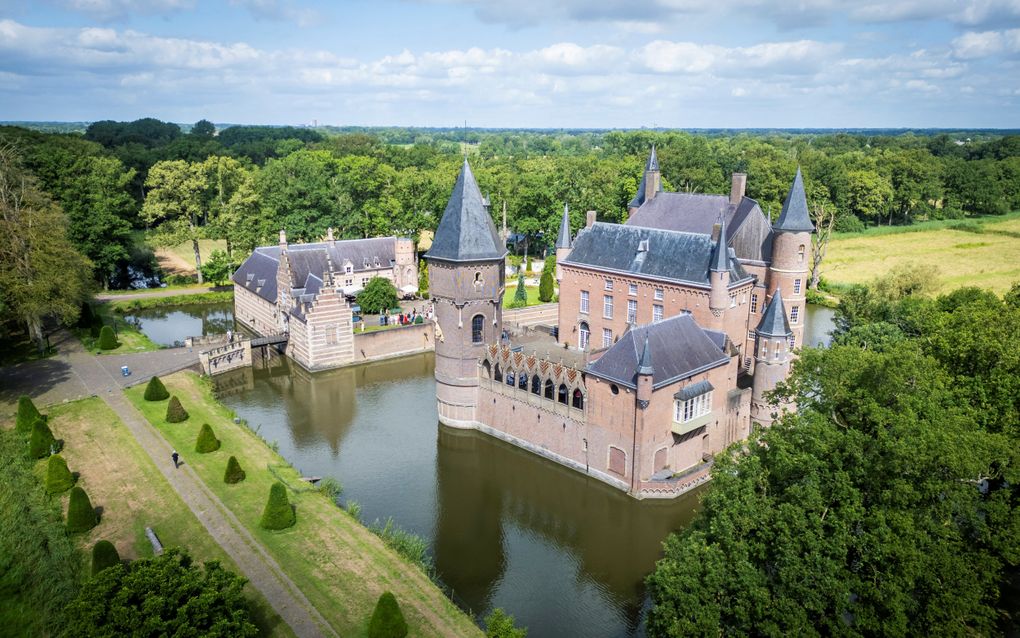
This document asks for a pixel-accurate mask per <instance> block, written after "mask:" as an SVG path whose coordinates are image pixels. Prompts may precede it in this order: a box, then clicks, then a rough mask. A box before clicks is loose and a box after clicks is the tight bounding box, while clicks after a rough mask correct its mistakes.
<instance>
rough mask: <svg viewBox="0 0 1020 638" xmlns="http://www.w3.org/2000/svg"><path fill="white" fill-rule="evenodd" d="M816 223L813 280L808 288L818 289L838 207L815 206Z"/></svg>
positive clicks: (812, 216) (813, 242)
mask: <svg viewBox="0 0 1020 638" xmlns="http://www.w3.org/2000/svg"><path fill="white" fill-rule="evenodd" d="M811 218H812V219H811V221H813V222H814V224H815V233H814V235H812V236H811V281H810V283H809V284H808V288H810V289H811V290H818V282H819V280H820V279H821V278H822V269H821V266H822V261H824V260H825V252H826V251H827V250H828V249H829V239H831V238H832V229H833V227H834V226H835V224H836V209H835V207H832V206H828V207H826V206H815V209H814V211H812V214H811Z"/></svg>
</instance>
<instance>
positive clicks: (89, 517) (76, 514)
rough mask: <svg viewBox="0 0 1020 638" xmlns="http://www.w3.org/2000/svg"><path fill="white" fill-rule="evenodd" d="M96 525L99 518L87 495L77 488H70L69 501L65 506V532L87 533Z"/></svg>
mask: <svg viewBox="0 0 1020 638" xmlns="http://www.w3.org/2000/svg"><path fill="white" fill-rule="evenodd" d="M98 524H99V517H98V516H96V510H95V508H94V507H92V501H90V500H89V495H88V494H86V493H85V490H83V489H81V488H80V487H78V486H75V487H72V488H71V500H70V502H69V503H68V505H67V531H69V532H87V531H89V530H90V529H92V528H93V527H95V526H96V525H98Z"/></svg>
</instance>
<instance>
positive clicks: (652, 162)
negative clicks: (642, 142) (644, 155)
mask: <svg viewBox="0 0 1020 638" xmlns="http://www.w3.org/2000/svg"><path fill="white" fill-rule="evenodd" d="M645 170H646V171H657V170H659V156H658V155H656V154H655V144H652V152H651V153H649V154H648V162H647V163H646V164H645Z"/></svg>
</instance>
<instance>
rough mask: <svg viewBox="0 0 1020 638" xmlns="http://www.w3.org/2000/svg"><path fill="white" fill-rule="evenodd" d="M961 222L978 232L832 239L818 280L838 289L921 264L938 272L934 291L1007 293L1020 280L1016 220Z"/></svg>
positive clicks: (948, 228) (940, 229) (945, 229)
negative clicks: (972, 289)
mask: <svg viewBox="0 0 1020 638" xmlns="http://www.w3.org/2000/svg"><path fill="white" fill-rule="evenodd" d="M955 223H956V224H957V225H959V224H960V222H959V221H956V222H955ZM964 223H965V224H968V227H970V228H973V229H975V230H978V231H980V232H970V231H964V230H954V229H953V228H952V224H945V223H942V222H938V223H936V222H932V223H931V224H932V225H933V226H932V227H930V228H928V229H926V230H914V231H911V232H895V233H892V232H875V233H874V234H871V233H870V232H869V233H864V234H855V235H850V236H842V237H841V236H834V237H833V239H832V242H831V243H830V244H829V251H828V254H827V255H826V257H825V262H824V263H823V264H822V276H823V277H824V278H825V279H826V280H828V281H830V282H833V283H837V284H849V283H867V282H869V281H871V280H873V279H875V278H877V277H879V276H881V275H884V274H886V273H888V272H889V271H890V270H892V269H893V268H895V267H897V266H899V265H902V264H923V265H928V266H934V267H935V268H937V269H938V278H939V284H940V290H939V292H943V293H945V292H949V291H951V290H955V289H956V288H961V287H963V286H979V287H981V288H987V289H989V290H992V291H994V292H996V293H998V294H1002V293H1004V292H1006V291H1007V290H1009V288H1010V287H1011V286H1012V285H1013V284H1014V283H1015V282H1017V281H1020V215H1017V214H1012V215H1008V216H1006V217H1005V218H1002V217H999V218H985V219H982V220H981V223H979V224H971V223H970V220H967V222H964ZM935 224H937V225H935ZM908 228H909V227H908ZM876 230H877V229H876Z"/></svg>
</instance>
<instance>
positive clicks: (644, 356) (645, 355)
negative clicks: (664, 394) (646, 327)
mask: <svg viewBox="0 0 1020 638" xmlns="http://www.w3.org/2000/svg"><path fill="white" fill-rule="evenodd" d="M654 372H655V368H653V367H652V351H651V349H650V348H649V347H648V334H647V333H646V334H645V347H644V349H643V350H641V359H640V360H639V361H638V367H637V373H638V375H642V376H649V377H650V376H652V374H653V373H654Z"/></svg>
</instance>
